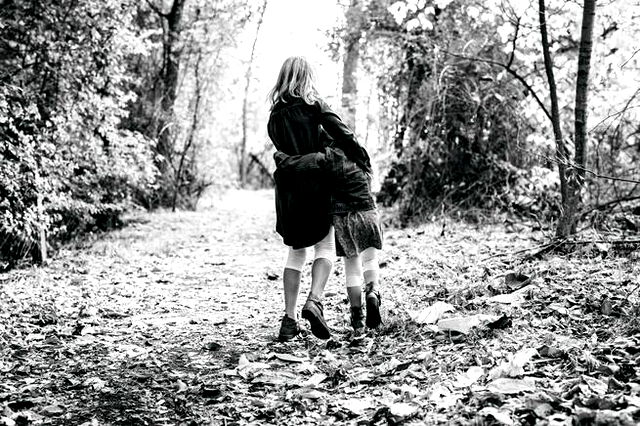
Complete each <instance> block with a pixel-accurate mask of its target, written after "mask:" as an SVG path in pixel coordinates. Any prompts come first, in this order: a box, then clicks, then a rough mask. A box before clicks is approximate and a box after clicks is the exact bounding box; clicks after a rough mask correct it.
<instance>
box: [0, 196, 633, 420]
mask: <svg viewBox="0 0 640 426" xmlns="http://www.w3.org/2000/svg"><path fill="white" fill-rule="evenodd" d="M273 223H274V213H273V199H272V195H271V192H268V191H264V192H232V193H229V194H227V195H226V196H225V197H224V198H221V199H219V200H216V201H215V202H214V203H213V205H212V207H211V208H210V209H204V210H202V211H199V212H195V213H174V214H171V213H156V214H144V215H139V216H135V217H133V218H132V220H131V222H130V223H129V226H127V227H126V228H124V229H122V230H119V231H116V232H112V233H109V234H106V235H101V236H98V237H96V238H95V239H93V240H91V241H85V242H83V243H81V244H78V245H76V246H73V247H68V248H66V249H64V250H62V251H61V252H60V253H58V255H57V257H56V258H55V259H53V260H52V261H50V262H49V264H48V265H47V266H45V267H42V268H30V269H18V270H14V271H11V272H9V273H5V274H1V275H0V425H29V424H49V425H103V424H113V425H163V424H164V425H174V424H180V425H199V424H215V425H218V424H221V425H233V424H286V425H296V424H300V425H303V424H305V425H306V424H317V425H329V424H362V425H365V424H371V425H383V424H437V423H448V424H504V425H510V424H531V425H533V424H543V425H546V424H548V425H570V424H594V423H595V424H612V425H618V424H619V425H632V424H637V423H638V422H639V421H640V320H639V316H638V314H639V313H640V294H639V293H640V290H639V288H640V281H639V278H638V277H639V275H640V266H639V262H638V255H637V252H633V251H632V252H628V251H627V252H622V253H620V252H617V251H616V250H614V249H615V247H613V246H610V245H608V244H606V243H601V242H600V243H594V244H582V245H580V247H578V248H577V250H576V251H574V252H573V253H572V254H570V255H569V254H564V255H563V254H544V255H543V256H538V257H535V256H532V254H535V253H536V250H535V247H536V246H538V245H540V244H542V243H543V242H544V241H545V235H544V233H543V232H542V231H539V230H538V231H534V230H532V229H531V228H530V227H527V226H524V225H523V226H515V225H509V226H506V227H505V226H494V227H482V228H475V227H472V226H469V225H462V224H456V223H452V222H447V223H446V226H444V227H443V222H436V223H434V224H430V225H423V226H420V227H417V228H407V229H402V230H401V229H393V228H392V227H387V228H386V235H385V250H384V252H383V253H382V255H381V260H382V266H383V268H382V275H383V285H382V292H383V295H382V297H383V303H382V308H383V320H384V322H385V323H384V326H383V327H382V328H381V329H380V330H378V331H375V332H371V333H369V334H368V335H367V336H366V337H365V338H363V339H358V340H353V339H352V338H351V336H350V333H349V326H348V305H347V301H346V298H345V295H344V287H343V281H344V277H343V276H342V265H341V263H340V262H338V263H337V264H336V268H335V273H334V274H333V275H332V277H331V279H330V283H329V285H328V286H327V289H326V294H325V312H326V316H327V320H328V322H329V324H330V325H331V326H332V328H333V339H332V340H330V341H328V342H327V341H321V340H318V339H316V338H314V337H313V336H312V335H311V334H310V333H308V332H305V333H304V334H303V335H302V336H300V337H298V338H296V339H295V340H294V341H292V342H289V343H286V344H283V343H278V342H276V341H275V337H276V334H277V331H278V326H279V321H280V318H281V315H282V290H281V269H282V264H283V259H284V255H285V250H283V247H282V246H281V243H280V239H279V237H278V236H277V234H275V232H274V231H273ZM307 275H308V274H307ZM308 286H309V282H308V277H307V278H306V279H305V282H304V283H303V291H304V290H306V289H308ZM303 297H304V295H302V296H301V299H302V298H303Z"/></svg>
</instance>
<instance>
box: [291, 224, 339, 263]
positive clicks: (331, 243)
mask: <svg viewBox="0 0 640 426" xmlns="http://www.w3.org/2000/svg"><path fill="white" fill-rule="evenodd" d="M307 248H308V247H305V248H301V249H293V248H291V247H289V253H288V255H287V263H286V264H285V266H284V267H285V268H288V269H294V270H296V271H302V267H303V266H304V264H305V262H306V261H307ZM313 251H314V257H313V258H314V260H316V259H327V260H328V261H329V262H331V263H333V259H334V258H335V252H336V241H335V239H334V236H333V226H332V227H331V228H330V229H329V233H328V234H327V236H326V237H324V238H323V239H322V240H320V241H318V242H317V243H316V244H314V246H313Z"/></svg>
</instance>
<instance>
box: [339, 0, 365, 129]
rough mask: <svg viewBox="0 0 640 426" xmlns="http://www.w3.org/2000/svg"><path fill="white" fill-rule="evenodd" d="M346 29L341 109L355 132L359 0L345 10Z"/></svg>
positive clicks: (360, 17) (358, 50)
mask: <svg viewBox="0 0 640 426" xmlns="http://www.w3.org/2000/svg"><path fill="white" fill-rule="evenodd" d="M347 28H348V31H347V33H346V34H345V37H344V44H345V56H344V68H343V71H342V109H343V115H344V116H343V119H344V121H345V123H346V124H347V125H348V126H349V127H351V129H352V130H353V131H354V132H355V128H356V104H357V99H358V75H357V72H358V62H359V61H360V37H361V36H362V7H361V2H360V0H351V3H350V4H349V9H348V10H347Z"/></svg>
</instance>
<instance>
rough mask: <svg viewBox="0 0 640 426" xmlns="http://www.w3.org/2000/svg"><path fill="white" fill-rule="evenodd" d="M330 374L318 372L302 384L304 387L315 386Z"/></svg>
mask: <svg viewBox="0 0 640 426" xmlns="http://www.w3.org/2000/svg"><path fill="white" fill-rule="evenodd" d="M327 377H328V376H327V375H326V374H324V373H316V374H314V375H313V376H311V377H309V379H308V380H307V381H306V382H304V383H303V384H302V386H303V387H308V388H315V387H316V386H318V385H319V384H320V383H322V382H323V381H324V380H325V379H326V378H327Z"/></svg>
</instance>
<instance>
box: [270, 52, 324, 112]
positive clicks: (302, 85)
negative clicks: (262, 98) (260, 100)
mask: <svg viewBox="0 0 640 426" xmlns="http://www.w3.org/2000/svg"><path fill="white" fill-rule="evenodd" d="M286 97H293V98H301V99H302V100H304V101H305V102H306V103H308V104H311V103H313V102H314V101H315V100H316V99H318V92H317V90H316V87H315V75H314V72H313V69H312V68H311V65H310V64H309V62H307V60H306V59H305V58H303V57H302V56H292V57H290V58H287V59H286V60H285V61H284V63H283V64H282V67H281V68H280V73H279V74H278V81H277V82H276V85H275V86H274V87H273V89H271V91H270V92H269V99H270V100H271V102H272V104H273V105H275V104H276V103H277V102H278V101H282V102H286Z"/></svg>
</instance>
